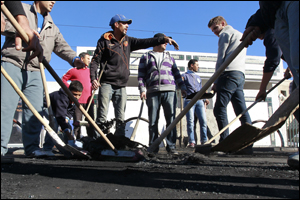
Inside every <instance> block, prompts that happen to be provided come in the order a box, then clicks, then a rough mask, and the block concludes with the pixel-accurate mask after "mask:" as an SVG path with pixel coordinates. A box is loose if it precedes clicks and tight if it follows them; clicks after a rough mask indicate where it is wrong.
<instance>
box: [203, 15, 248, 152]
mask: <svg viewBox="0 0 300 200" xmlns="http://www.w3.org/2000/svg"><path fill="white" fill-rule="evenodd" d="M208 27H209V28H210V29H211V31H212V32H213V33H214V34H215V35H216V36H218V37H219V42H218V58H217V63H216V71H217V70H218V69H219V67H220V66H221V65H222V63H223V62H224V61H225V60H226V58H227V57H229V56H230V55H231V54H232V52H233V51H234V50H235V49H236V48H237V47H238V45H239V44H240V43H241V42H240V39H241V37H242V35H243V34H242V33H240V32H239V31H237V30H235V29H233V28H232V26H230V25H228V24H227V22H226V20H225V19H224V18H223V17H222V16H217V17H214V18H212V19H211V20H210V21H209V23H208ZM245 59H246V49H243V50H242V51H241V52H240V53H239V55H237V56H236V58H235V59H234V60H233V61H232V62H231V63H230V64H229V65H228V66H227V67H226V69H225V71H224V72H223V73H222V74H221V75H220V77H219V78H218V79H217V80H216V81H215V82H214V85H213V87H212V89H213V90H214V91H215V92H217V99H216V103H215V107H214V115H215V117H216V120H217V124H218V128H219V130H222V129H223V128H224V127H225V126H226V125H227V124H228V119H227V105H228V103H229V101H231V103H232V106H233V109H234V112H235V114H236V115H239V114H241V113H242V112H243V111H244V110H246V103H245V97H244V92H243V88H244V84H245ZM240 121H241V124H245V123H249V124H251V118H250V116H249V113H248V112H246V113H245V114H244V115H243V116H242V117H241V118H240ZM228 135H229V129H226V130H225V131H224V132H223V133H222V134H221V136H220V142H221V141H222V140H224V139H225V138H226V137H227V136H228ZM248 149H250V151H249V153H251V152H252V146H251V147H249V148H248ZM248 149H247V150H248ZM247 150H246V151H247Z"/></svg>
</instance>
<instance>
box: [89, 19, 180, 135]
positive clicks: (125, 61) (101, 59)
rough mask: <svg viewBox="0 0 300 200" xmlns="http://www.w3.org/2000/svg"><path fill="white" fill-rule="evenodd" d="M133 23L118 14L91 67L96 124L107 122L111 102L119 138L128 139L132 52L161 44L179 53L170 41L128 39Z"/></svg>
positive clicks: (101, 42)
mask: <svg viewBox="0 0 300 200" xmlns="http://www.w3.org/2000/svg"><path fill="white" fill-rule="evenodd" d="M131 23H132V20H131V19H127V18H126V17H125V16H124V15H120V14H117V15H115V16H114V17H112V18H111V21H110V23H109V25H110V26H111V27H112V29H113V31H109V32H107V33H104V34H103V35H102V36H101V38H100V39H99V40H98V43H97V47H96V50H95V52H94V56H93V58H92V62H91V64H90V68H91V69H90V71H91V82H92V87H93V89H94V90H96V89H98V87H100V89H99V93H98V94H99V95H98V109H97V123H98V124H100V128H101V124H103V123H105V122H106V118H107V113H108V107H109V102H110V100H112V102H113V106H114V109H115V118H116V120H117V122H116V132H115V134H116V135H123V136H125V124H124V117H125V106H126V100H127V94H126V85H127V82H128V79H129V75H130V70H129V60H130V52H132V51H135V50H138V49H146V48H149V47H153V46H157V45H159V44H164V43H169V44H170V45H174V47H175V49H177V50H178V49H179V48H178V45H177V43H176V42H175V41H174V40H172V39H171V38H169V37H163V36H162V37H158V38H148V39H137V38H134V37H129V36H127V35H126V33H127V30H128V27H129V24H131ZM106 61H107V64H106V66H105V69H104V71H103V75H102V77H101V81H100V84H98V83H97V69H98V66H99V65H100V64H102V66H103V64H104V63H105V62H106Z"/></svg>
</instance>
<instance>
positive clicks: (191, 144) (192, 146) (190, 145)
mask: <svg viewBox="0 0 300 200" xmlns="http://www.w3.org/2000/svg"><path fill="white" fill-rule="evenodd" d="M186 147H189V148H195V144H194V143H190V144H189V145H187V146H186Z"/></svg>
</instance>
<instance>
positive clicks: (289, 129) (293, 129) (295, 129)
mask: <svg viewBox="0 0 300 200" xmlns="http://www.w3.org/2000/svg"><path fill="white" fill-rule="evenodd" d="M286 134H287V146H288V147H299V122H298V121H297V120H296V119H295V117H294V115H290V117H289V118H288V119H287V120H286Z"/></svg>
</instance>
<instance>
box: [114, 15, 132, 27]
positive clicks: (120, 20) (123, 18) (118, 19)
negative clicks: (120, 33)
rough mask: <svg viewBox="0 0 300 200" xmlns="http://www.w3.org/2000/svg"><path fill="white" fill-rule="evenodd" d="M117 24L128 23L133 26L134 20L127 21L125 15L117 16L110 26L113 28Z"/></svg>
mask: <svg viewBox="0 0 300 200" xmlns="http://www.w3.org/2000/svg"><path fill="white" fill-rule="evenodd" d="M115 22H127V23H128V24H131V23H132V20H131V19H127V18H126V17H125V16H124V15H120V14H117V15H115V16H113V17H112V18H111V20H110V22H109V25H110V26H112V25H113V24H114V23H115Z"/></svg>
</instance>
